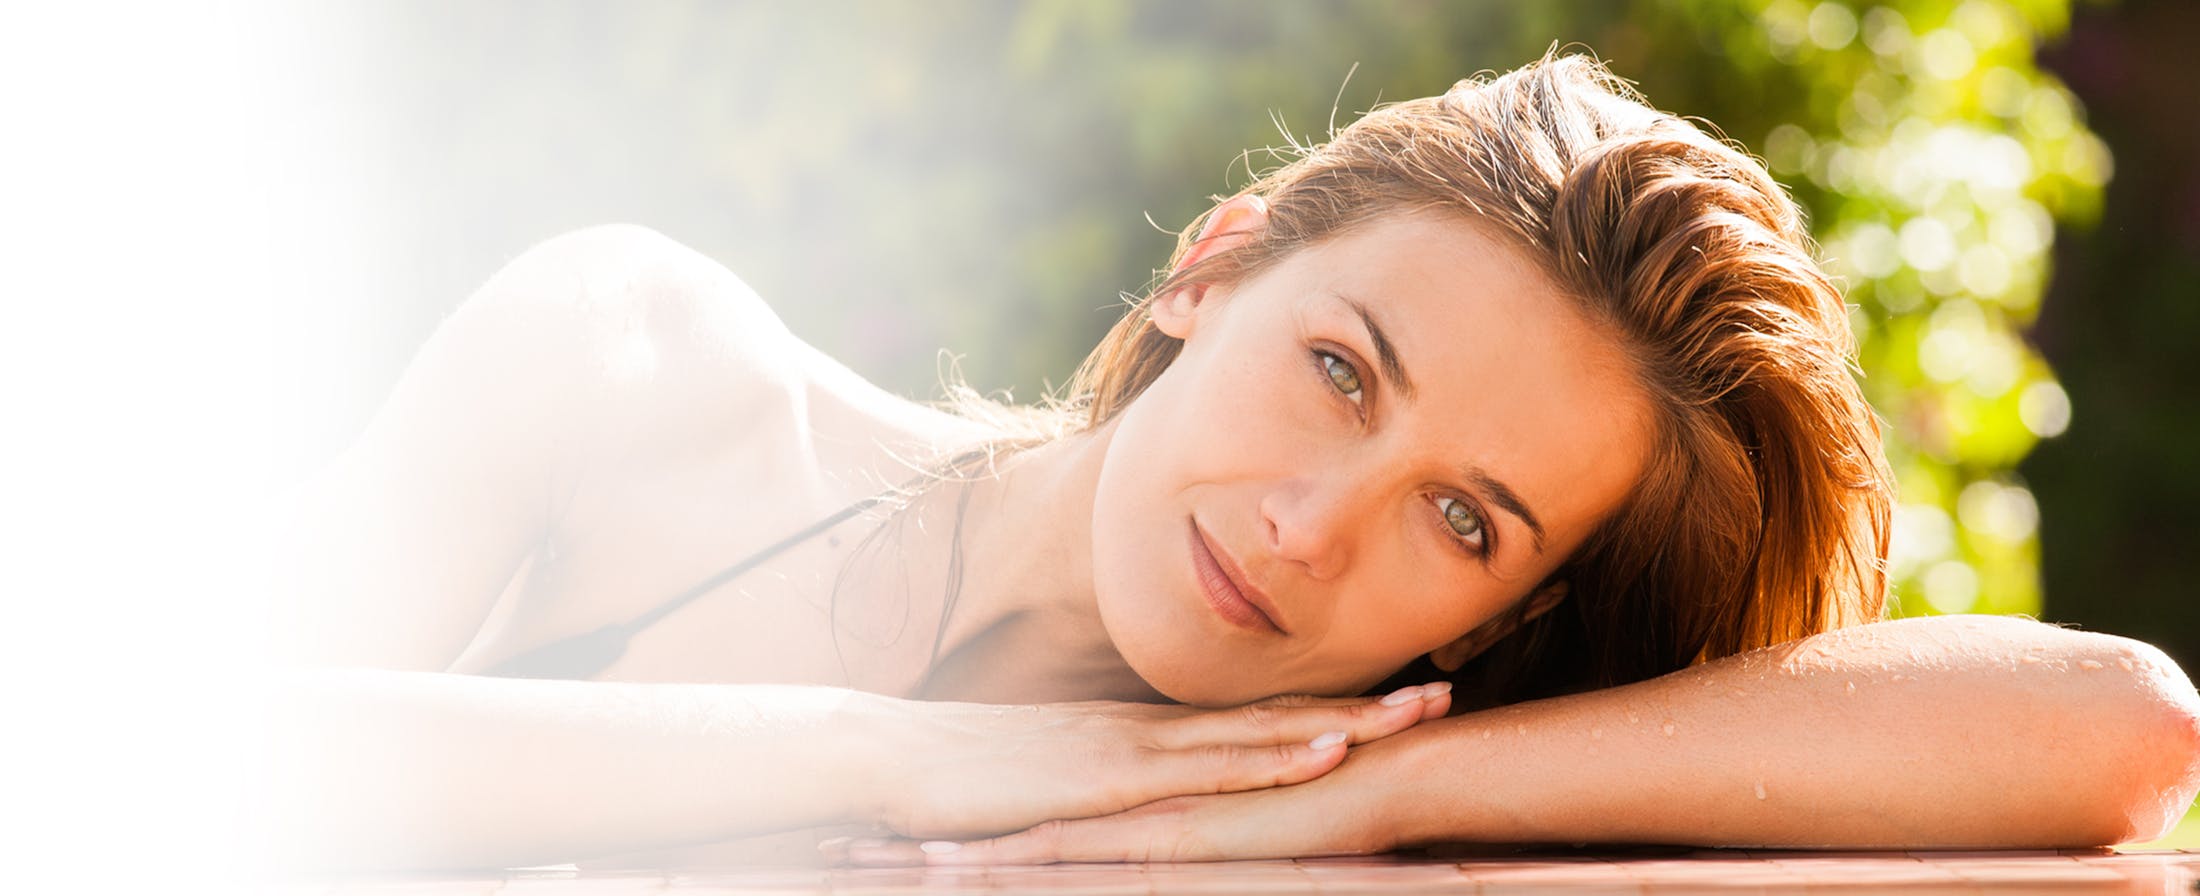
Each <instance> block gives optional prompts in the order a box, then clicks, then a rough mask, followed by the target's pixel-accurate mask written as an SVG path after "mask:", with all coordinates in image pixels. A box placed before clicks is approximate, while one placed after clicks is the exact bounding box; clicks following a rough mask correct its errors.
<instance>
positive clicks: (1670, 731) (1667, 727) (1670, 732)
mask: <svg viewBox="0 0 2200 896" xmlns="http://www.w3.org/2000/svg"><path fill="white" fill-rule="evenodd" d="M1673 728H1674V726H1673V723H1672V722H1667V723H1665V728H1664V729H1663V730H1664V731H1665V736H1666V737H1672V736H1673Z"/></svg>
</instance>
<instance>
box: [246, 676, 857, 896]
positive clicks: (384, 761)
mask: <svg viewBox="0 0 2200 896" xmlns="http://www.w3.org/2000/svg"><path fill="white" fill-rule="evenodd" d="M882 699H883V698H875V697H860V696H859V695H854V694H851V693H850V692H846V691H839V690H834V689H828V688H808V687H781V686H771V685H739V686H727V685H684V684H618V683H594V682H570V681H520V680H507V679H495V678H480V677H474V676H463V675H447V674H438V673H420V672H392V671H384V670H311V671H303V672H299V673H296V674H295V675H293V676H292V677H290V678H288V679H286V681H285V682H284V685H283V687H282V688H281V689H280V696H279V698H278V701H277V703H278V705H277V707H276V708H275V711H274V712H273V713H272V717H271V731H272V732H273V734H274V736H275V738H276V743H275V744H274V745H273V747H274V749H273V751H272V753H273V756H274V759H275V766H276V767H275V769H274V774H273V775H272V776H271V779H272V780H271V781H270V782H269V793H270V802H271V805H270V807H269V808H270V809H271V811H270V812H269V813H268V816H269V827H270V835H271V837H272V838H273V840H274V844H273V845H274V847H275V849H274V851H275V853H276V855H277V857H278V859H279V860H280V861H282V862H284V863H285V864H290V865H297V866H303V867H312V868H321V869H333V868H456V867H475V868H478V867H508V866H513V865H527V864H542V863H550V862H568V861H573V860H576V859H579V858H585V857H588V856H591V855H601V854H606V853H612V852H619V851H628V850H639V849H651V848H661V847H668V846H677V845H683V844H692V843H699V842H706V841H711V840H723V839H727V838H731V837H737V836H742V835H746V834H754V833H761V832H765V831H773V830H783V829H787V828H794V827H802V826H809V825H823V824H831V823H837V822H841V821H845V820H848V819H849V816H850V813H851V812H852V811H853V807H854V806H855V805H856V802H857V801H858V800H859V799H860V797H861V795H860V794H856V793H852V792H850V790H849V788H850V787H851V786H854V785H853V783H852V782H854V781H855V780H857V779H856V778H855V777H854V776H851V775H850V774H849V771H850V769H852V768H859V767H861V766H862V765H863V764H864V761H863V760H862V759H861V758H860V757H858V756H857V755H855V754H856V751H857V749H858V747H859V742H860V741H861V740H862V738H860V737H859V736H858V735H857V734H856V732H854V731H853V730H852V729H853V727H854V725H855V724H856V720H855V719H854V718H852V717H851V716H852V713H853V711H852V710H851V708H850V702H851V701H855V700H872V701H877V700H882Z"/></svg>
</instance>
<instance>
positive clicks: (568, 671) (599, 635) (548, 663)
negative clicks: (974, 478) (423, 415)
mask: <svg viewBox="0 0 2200 896" xmlns="http://www.w3.org/2000/svg"><path fill="white" fill-rule="evenodd" d="M987 453H988V452H985V451H982V450H980V451H971V452H967V453H965V454H962V455H959V456H957V457H956V458H954V459H953V460H950V461H948V463H947V465H946V468H947V469H948V470H949V471H960V470H961V469H962V467H963V465H964V464H966V463H968V462H969V461H970V460H972V459H974V458H976V457H979V456H983V455H985V454H987ZM937 478H939V476H938V475H937V474H931V473H927V474H925V475H923V476H919V477H917V478H915V479H912V480H910V481H909V482H908V483H907V484H904V485H903V486H902V487H900V488H898V489H895V490H893V491H889V492H881V493H879V494H876V495H872V496H870V497H868V498H864V499H862V500H860V501H857V502H855V503H853V504H850V505H848V506H846V507H843V508H841V509H839V510H837V511H834V512H833V513H832V515H830V516H827V517H825V518H824V519H821V520H818V521H817V522H815V523H811V524H810V525H808V526H806V527H804V528H803V529H802V530H801V531H798V532H796V533H794V534H792V535H789V536H787V537H785V538H782V539H780V540H778V541H776V542H773V543H772V544H771V545H769V546H767V547H765V548H764V549H763V550H760V551H757V552H756V553H753V554H750V555H749V556H747V557H744V558H742V559H741V561H740V562H738V563H735V564H733V565H732V566H728V567H726V568H725V569H722V570H719V571H718V572H716V573H714V574H712V575H711V576H710V577H709V578H706V579H704V580H702V581H700V582H697V583H695V584H694V585H693V586H691V587H689V588H688V589H687V590H685V591H682V592H680V593H679V594H676V595H673V596H672V597H671V598H670V599H668V600H666V601H665V602H664V603H661V604H658V605H657V606H656V607H655V608H653V609H651V610H650V611H649V612H646V613H643V614H642V615H640V616H636V617H634V618H632V619H629V620H627V621H625V622H614V623H612V624H610V625H606V626H604V627H602V628H599V629H596V630H595V631H592V632H583V633H581V634H578V635H573V636H571V637H567V638H561V639H559V640H556V641H552V642H550V643H548V644H544V645H542V646H541V647H537V648H535V649H533V650H530V651H527V652H526V653H522V654H520V655H518V656H515V657H512V658H510V659H507V660H505V661H503V662H500V663H497V664H496V665H494V666H491V667H489V668H488V669H486V670H483V671H482V672H481V673H480V674H482V675H487V676H491V677H495V678H561V679H562V678H573V679H588V678H594V677H595V676H596V675H597V674H599V673H601V672H603V670H605V669H608V668H611V664H612V663H615V662H618V660H619V657H621V656H624V655H625V654H626V647H627V642H628V641H629V640H630V639H632V638H633V637H634V636H635V635H636V634H639V633H640V632H641V631H642V630H644V629H647V628H649V627H650V626H652V625H655V624H656V623H657V622H658V621H659V620H661V619H663V618H665V617H666V616H669V615H671V614H672V613H673V612H674V611H676V610H679V609H680V608H681V607H684V606H687V605H688V604H690V603H693V602H694V601H695V599H696V598H699V597H702V596H703V595H705V594H708V593H710V592H711V591H712V590H713V589H716V588H718V587H719V586H721V585H724V584H726V583H727V582H731V581H733V580H734V579H737V578H740V577H741V576H742V574H744V573H747V572H748V571H749V570H752V569H755V568H756V567H758V566H761V565H763V564H764V563H765V562H766V561H768V560H770V559H772V558H773V557H777V556H779V555H780V554H782V553H785V552H786V551H787V549H788V548H792V547H794V546H795V545H798V544H801V543H803V542H805V541H808V540H810V539H812V538H816V537H817V536H819V535H821V534H823V533H824V532H825V531H826V530H828V529H831V528H833V527H834V526H838V525H840V524H841V523H844V522H847V521H848V519H849V518H850V517H853V516H855V515H856V514H859V513H862V512H863V511H865V510H868V509H870V508H872V507H874V506H877V505H878V504H880V503H883V502H885V501H887V500H888V499H890V498H892V497H894V496H895V495H905V494H909V493H910V492H911V491H912V490H914V489H915V488H916V487H917V486H919V485H922V484H924V483H925V482H926V481H927V480H932V479H937ZM956 523H957V526H958V527H959V526H960V525H961V521H960V520H959V519H958V520H957V521H956ZM958 559H959V558H958ZM934 649H935V650H937V646H936V645H935V647H934Z"/></svg>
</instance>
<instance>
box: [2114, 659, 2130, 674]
mask: <svg viewBox="0 0 2200 896" xmlns="http://www.w3.org/2000/svg"><path fill="white" fill-rule="evenodd" d="M2116 665H2119V666H2122V667H2124V671H2126V672H2129V671H2131V658H2130V657H2128V656H2127V657H2124V658H2123V659H2120V660H2117V661H2116Z"/></svg>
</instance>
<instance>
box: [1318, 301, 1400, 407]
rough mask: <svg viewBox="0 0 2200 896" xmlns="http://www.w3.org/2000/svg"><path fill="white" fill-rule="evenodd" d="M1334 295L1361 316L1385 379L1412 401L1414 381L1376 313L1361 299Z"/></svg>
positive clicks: (1361, 321) (1361, 322)
mask: <svg viewBox="0 0 2200 896" xmlns="http://www.w3.org/2000/svg"><path fill="white" fill-rule="evenodd" d="M1332 294H1333V295H1335V296H1336V297H1337V299H1338V300H1339V301H1342V302H1344V303H1345V305H1346V306H1347V307H1350V308H1351V309H1352V313H1354V314H1357V315H1359V316H1360V324H1361V325H1362V326H1365V327H1367V339H1368V341H1369V342H1373V343H1375V360H1376V361H1377V362H1379V363H1381V364H1382V365H1383V375H1384V378H1385V379H1388V380H1390V382H1391V383H1393V384H1395V385H1396V387H1397V389H1398V395H1399V397H1400V398H1403V399H1406V400H1409V401H1410V400H1412V398H1413V380H1412V378H1410V377H1408V376H1406V365H1405V363H1404V362H1401V361H1399V360H1398V349H1397V346H1396V345H1394V344H1393V343H1392V342H1391V341H1390V337H1389V336H1387V335H1384V333H1383V325H1382V324H1379V323H1376V322H1375V312H1373V311H1371V310H1369V309H1368V307H1367V305H1365V304H1363V303H1362V302H1361V301H1360V300H1359V299H1355V298H1353V297H1351V296H1348V295H1345V294H1344V293H1341V292H1340V293H1332Z"/></svg>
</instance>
